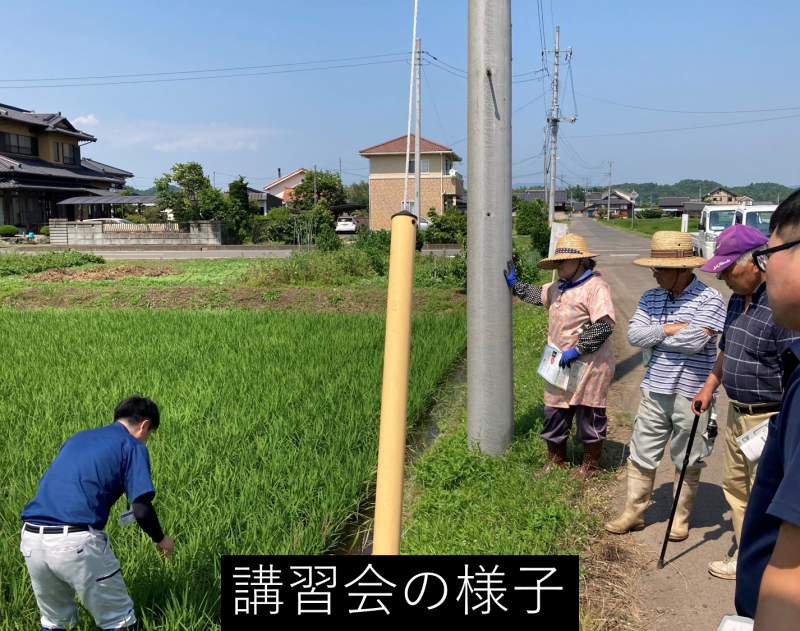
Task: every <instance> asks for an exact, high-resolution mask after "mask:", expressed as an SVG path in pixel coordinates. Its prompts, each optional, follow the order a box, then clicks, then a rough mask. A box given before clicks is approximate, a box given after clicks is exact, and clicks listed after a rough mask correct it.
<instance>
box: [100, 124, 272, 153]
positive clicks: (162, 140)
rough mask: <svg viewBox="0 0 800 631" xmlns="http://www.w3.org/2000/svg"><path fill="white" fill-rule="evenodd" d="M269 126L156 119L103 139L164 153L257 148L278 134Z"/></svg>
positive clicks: (121, 130)
mask: <svg viewBox="0 0 800 631" xmlns="http://www.w3.org/2000/svg"><path fill="white" fill-rule="evenodd" d="M278 133H279V131H278V130H275V129H271V128H268V127H236V126H232V125H220V124H216V123H209V124H206V125H173V124H169V123H162V122H156V121H138V122H137V121H130V122H127V123H124V124H123V125H120V126H119V127H117V128H115V129H113V130H111V131H110V132H107V133H106V134H105V135H104V136H103V140H106V139H107V140H108V141H109V142H111V143H113V144H115V145H118V146H123V147H131V146H145V147H149V148H150V149H153V150H155V151H158V152H161V153H173V152H177V151H187V150H189V151H242V150H254V149H257V148H258V142H259V140H261V139H263V138H265V137H268V136H275V135H277V134H278Z"/></svg>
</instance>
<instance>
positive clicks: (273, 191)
mask: <svg viewBox="0 0 800 631" xmlns="http://www.w3.org/2000/svg"><path fill="white" fill-rule="evenodd" d="M307 172H308V169H305V168H303V167H300V168H299V169H296V170H294V171H292V172H291V173H288V174H286V175H283V176H282V175H281V170H280V169H278V179H277V180H275V181H273V182H270V183H269V184H267V185H266V186H265V187H264V191H265V192H266V193H268V194H270V195H273V196H275V197H277V198H279V199H282V200H283V202H284V203H286V202H288V201H291V199H292V191H294V187H295V186H297V185H298V184H300V182H302V181H303V180H304V179H305V177H306V173H307ZM270 208H272V206H270Z"/></svg>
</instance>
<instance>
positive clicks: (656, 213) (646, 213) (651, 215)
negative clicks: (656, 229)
mask: <svg viewBox="0 0 800 631" xmlns="http://www.w3.org/2000/svg"><path fill="white" fill-rule="evenodd" d="M639 217H641V218H642V219H661V209H658V208H656V209H652V208H651V209H649V210H643V211H641V212H640V213H639Z"/></svg>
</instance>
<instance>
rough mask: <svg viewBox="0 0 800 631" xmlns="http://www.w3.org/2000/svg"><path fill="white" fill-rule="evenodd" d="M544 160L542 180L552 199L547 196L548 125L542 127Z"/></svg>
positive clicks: (545, 193)
mask: <svg viewBox="0 0 800 631" xmlns="http://www.w3.org/2000/svg"><path fill="white" fill-rule="evenodd" d="M542 162H543V163H544V168H543V170H542V173H543V174H544V175H542V180H544V187H543V188H544V198H545V199H546V200H547V199H550V198H549V197H548V196H547V125H545V126H544V127H543V128H542ZM550 225H552V221H551V222H550Z"/></svg>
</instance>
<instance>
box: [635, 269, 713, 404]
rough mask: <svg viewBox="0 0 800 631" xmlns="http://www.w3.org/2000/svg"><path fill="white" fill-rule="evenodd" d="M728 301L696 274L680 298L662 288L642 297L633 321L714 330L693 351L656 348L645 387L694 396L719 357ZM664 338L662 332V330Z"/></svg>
mask: <svg viewBox="0 0 800 631" xmlns="http://www.w3.org/2000/svg"><path fill="white" fill-rule="evenodd" d="M725 311H726V310H725V301H724V300H723V299H722V294H720V293H719V292H718V291H717V290H716V289H712V288H711V287H708V286H707V285H704V284H703V283H701V282H700V281H699V280H697V277H696V276H695V277H694V279H693V280H692V282H691V283H689V286H688V287H687V288H686V289H684V291H683V293H681V294H680V295H679V296H678V297H677V298H674V299H673V297H672V294H671V293H670V292H668V291H667V290H666V289H661V288H660V287H658V288H656V289H650V290H648V291H646V292H645V293H644V295H643V296H642V297H641V299H640V300H639V307H638V308H637V309H636V313H634V314H633V317H632V318H631V324H632V325H633V324H638V325H644V326H652V327H653V328H654V331H658V329H659V328H660V327H663V326H664V325H665V324H673V323H677V322H688V323H690V324H693V325H695V326H698V327H705V328H706V329H710V330H711V331H714V335H712V336H711V337H709V338H708V341H707V342H706V344H705V346H703V348H702V349H701V350H700V351H699V352H697V353H694V354H685V353H681V352H677V351H674V350H665V349H663V348H661V345H660V344H657V345H656V346H654V347H653V358H652V359H651V360H650V365H649V366H648V368H647V374H646V375H645V377H644V381H642V387H643V388H647V389H648V390H650V391H651V392H657V393H659V394H682V395H683V396H685V397H689V398H692V397H694V396H695V395H696V394H697V393H698V392H699V391H700V388H702V387H703V384H704V383H705V381H706V378H707V377H708V375H709V374H710V373H711V369H712V368H713V367H714V362H715V361H716V359H717V349H716V340H717V334H718V333H719V332H720V331H722V330H723V328H724V327H725ZM661 337H662V339H663V332H662V333H661Z"/></svg>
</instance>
